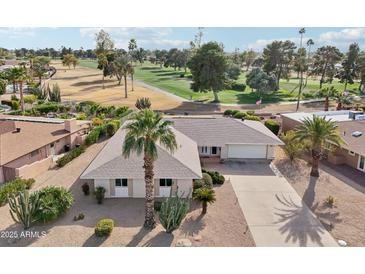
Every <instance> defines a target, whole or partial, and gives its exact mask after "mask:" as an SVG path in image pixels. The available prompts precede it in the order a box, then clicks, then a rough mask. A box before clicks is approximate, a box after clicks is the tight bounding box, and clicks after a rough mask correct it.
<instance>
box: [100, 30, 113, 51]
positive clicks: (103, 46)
mask: <svg viewBox="0 0 365 274" xmlns="http://www.w3.org/2000/svg"><path fill="white" fill-rule="evenodd" d="M95 41H96V48H95V53H96V55H99V54H106V53H107V52H108V51H111V50H113V49H114V42H113V40H112V38H111V37H110V35H109V33H107V32H105V31H104V30H100V31H99V32H98V33H97V34H96V35H95Z"/></svg>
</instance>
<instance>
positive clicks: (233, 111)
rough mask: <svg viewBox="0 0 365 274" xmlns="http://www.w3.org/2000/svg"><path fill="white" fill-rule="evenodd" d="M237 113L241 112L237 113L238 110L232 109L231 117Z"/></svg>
mask: <svg viewBox="0 0 365 274" xmlns="http://www.w3.org/2000/svg"><path fill="white" fill-rule="evenodd" d="M239 112H241V111H239V110H238V109H233V110H232V116H234V115H235V114H236V113H239Z"/></svg>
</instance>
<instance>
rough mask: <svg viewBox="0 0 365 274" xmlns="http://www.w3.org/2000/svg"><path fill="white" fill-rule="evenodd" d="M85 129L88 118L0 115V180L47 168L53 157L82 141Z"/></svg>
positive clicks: (88, 125)
mask: <svg viewBox="0 0 365 274" xmlns="http://www.w3.org/2000/svg"><path fill="white" fill-rule="evenodd" d="M89 129H90V122H89V121H77V120H76V119H70V120H61V119H50V118H43V117H26V116H11V115H0V183H4V182H7V181H10V180H13V179H15V178H17V177H22V178H31V177H34V176H36V175H38V174H40V173H42V172H44V171H46V170H48V169H49V168H50V167H51V166H53V159H54V156H55V155H58V154H60V153H63V152H65V151H67V150H68V149H71V148H73V147H75V146H76V145H78V144H81V143H83V142H84V139H85V137H86V136H87V133H88V132H89Z"/></svg>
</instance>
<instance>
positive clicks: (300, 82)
mask: <svg viewBox="0 0 365 274" xmlns="http://www.w3.org/2000/svg"><path fill="white" fill-rule="evenodd" d="M302 89H303V72H302V71H301V72H300V80H299V92H298V100H297V110H296V111H298V110H299V104H300V97H301V96H302Z"/></svg>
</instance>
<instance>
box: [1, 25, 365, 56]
mask: <svg viewBox="0 0 365 274" xmlns="http://www.w3.org/2000/svg"><path fill="white" fill-rule="evenodd" d="M99 29H100V28H0V47H5V48H9V49H14V48H21V47H26V48H34V49H36V48H45V47H53V48H57V49H58V48H60V47H61V46H65V47H71V48H73V49H78V48H80V47H83V48H84V49H87V48H94V43H95V42H94V36H95V33H96V32H98V30H99ZM103 29H104V30H106V31H107V32H109V33H110V34H111V36H112V38H113V39H114V41H115V44H116V46H117V47H121V48H126V45H127V43H128V41H129V39H130V38H135V39H137V44H138V46H141V47H143V48H145V49H156V48H165V49H169V48H171V47H177V48H184V47H188V46H189V41H191V40H192V39H193V37H194V35H195V34H196V32H197V28H103ZM203 32H204V36H203V41H204V42H207V41H218V42H222V43H223V44H224V46H225V49H226V50H227V51H233V50H234V49H235V48H239V49H240V50H244V49H249V48H253V49H255V50H262V48H263V47H264V46H265V45H266V44H267V43H270V42H271V41H273V40H282V39H290V40H292V41H294V42H296V43H299V35H298V28H252V27H251V28H227V27H225V28H204V29H203ZM309 38H312V39H313V40H314V42H315V46H316V47H318V46H322V45H324V44H330V45H334V46H337V47H339V48H340V49H341V50H346V49H347V48H348V45H349V44H350V43H352V42H357V43H359V45H360V48H362V49H363V50H365V28H306V33H305V36H304V42H305V41H306V40H307V39H309Z"/></svg>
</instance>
